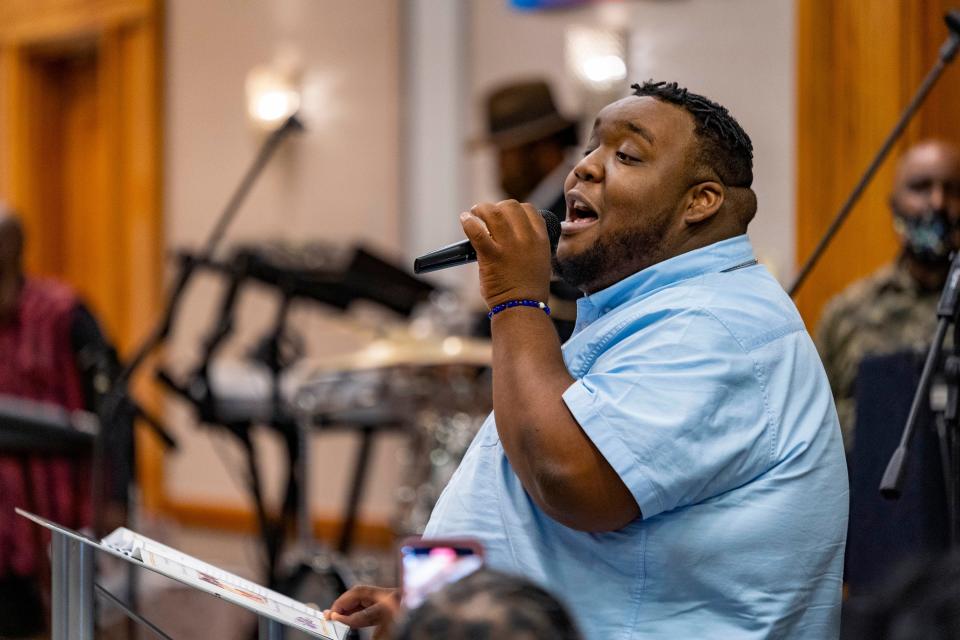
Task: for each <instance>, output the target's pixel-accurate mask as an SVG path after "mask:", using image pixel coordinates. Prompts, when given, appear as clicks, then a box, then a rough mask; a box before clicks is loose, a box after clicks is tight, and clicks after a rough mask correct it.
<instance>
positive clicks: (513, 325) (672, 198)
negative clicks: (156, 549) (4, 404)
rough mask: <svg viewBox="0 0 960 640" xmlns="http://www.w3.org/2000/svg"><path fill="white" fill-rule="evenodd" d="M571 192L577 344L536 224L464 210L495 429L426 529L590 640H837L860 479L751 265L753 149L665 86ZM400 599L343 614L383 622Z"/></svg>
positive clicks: (596, 155)
mask: <svg viewBox="0 0 960 640" xmlns="http://www.w3.org/2000/svg"><path fill="white" fill-rule="evenodd" d="M634 88H635V94H634V95H632V96H630V97H628V98H625V99H623V100H620V101H618V102H614V103H613V104H611V105H609V106H607V107H606V108H605V109H603V110H602V111H601V112H600V114H599V116H598V117H597V120H596V122H595V124H594V128H593V132H592V135H591V137H590V140H589V141H588V143H587V148H586V151H585V153H584V156H583V158H582V159H581V160H580V161H579V163H578V164H577V165H576V167H575V168H574V170H573V171H572V172H571V173H570V175H569V176H568V177H567V180H566V184H565V191H566V198H567V212H566V219H565V220H564V222H563V235H562V237H561V240H560V244H559V246H558V248H557V253H556V258H555V260H554V268H555V269H556V271H557V272H558V273H559V274H560V275H561V276H562V277H563V278H564V279H565V280H567V281H568V282H570V283H571V284H573V285H575V286H577V287H578V288H580V289H581V290H582V291H583V292H584V293H585V294H586V296H585V297H584V298H582V299H581V300H579V301H578V313H577V326H576V329H575V331H574V334H573V336H572V337H571V338H570V340H569V341H568V342H566V343H565V344H564V345H563V347H562V348H561V346H560V343H559V341H558V339H557V336H556V332H554V331H553V329H552V327H551V324H550V322H549V319H548V317H547V314H546V313H545V311H546V309H545V308H544V307H543V306H542V305H541V304H540V303H541V302H542V301H545V300H546V299H547V298H546V297H547V292H548V285H549V280H550V267H551V265H550V255H549V248H548V243H547V236H546V233H545V230H544V224H543V221H542V219H541V218H540V216H539V215H538V214H537V212H536V211H535V210H534V209H533V207H531V206H529V205H524V204H518V203H517V202H515V201H511V200H508V201H505V202H501V203H498V204H480V205H477V206H475V207H473V208H472V209H471V210H470V212H469V213H464V214H462V216H461V221H462V224H463V229H464V231H465V232H466V234H467V236H468V237H469V238H470V240H471V242H472V243H473V245H474V247H475V248H476V250H477V254H478V262H479V270H480V283H481V291H482V294H483V296H484V298H485V299H486V302H487V305H488V306H489V307H490V309H491V313H492V314H493V315H492V335H493V357H494V360H493V376H494V380H493V394H494V395H493V405H494V414H492V415H491V416H490V417H489V418H488V420H487V422H486V423H485V424H484V426H483V427H482V428H481V430H480V432H479V433H478V435H477V437H476V439H475V441H474V442H473V444H472V446H471V447H470V450H469V451H468V452H467V454H466V456H465V457H464V459H463V462H462V463H461V465H460V468H459V469H458V471H457V472H456V474H455V475H454V476H453V478H452V479H451V481H450V483H449V485H448V486H447V488H446V490H445V491H444V493H443V495H442V496H441V498H440V501H439V503H438V504H437V506H436V508H435V510H434V512H433V515H432V518H431V520H430V524H429V525H428V527H427V530H426V535H427V536H431V537H454V536H470V537H474V538H479V539H480V541H481V542H482V543H483V544H484V546H485V547H486V551H487V561H488V563H489V564H490V565H491V566H492V567H494V568H496V569H501V570H506V571H510V572H514V573H519V574H523V575H525V576H527V577H529V578H532V579H533V580H535V581H537V582H539V583H541V584H543V585H544V586H546V587H547V588H548V589H551V590H553V591H554V592H556V593H557V594H558V595H560V596H561V597H562V598H563V599H564V600H565V601H566V603H567V604H569V605H570V607H571V608H572V609H573V611H574V612H575V615H576V617H577V621H578V624H579V625H580V628H581V629H582V630H583V631H584V632H585V635H586V636H587V637H592V638H605V639H620V638H670V639H674V638H693V637H696V638H818V639H819V638H835V637H837V635H838V633H839V611H840V592H841V580H842V565H843V549H844V540H845V535H846V528H847V477H846V469H845V466H844V458H843V446H842V442H841V435H840V429H839V425H838V422H837V415H836V410H835V409H834V405H833V400H832V398H831V393H830V388H829V386H828V384H827V379H826V376H825V374H824V371H823V367H822V366H821V364H820V360H819V358H818V357H817V353H816V350H815V348H814V346H813V343H812V341H811V340H810V337H809V336H808V335H807V332H806V330H805V329H804V325H803V321H802V320H801V318H800V315H799V314H798V313H797V310H796V308H795V307H794V305H793V303H792V302H791V301H790V299H789V298H788V297H787V295H786V294H785V293H784V291H783V290H782V289H781V287H780V286H779V284H778V283H777V282H776V280H774V278H773V277H771V275H770V274H769V273H768V272H767V270H766V269H765V268H764V267H763V266H762V265H759V264H757V261H756V259H755V258H754V254H753V250H752V248H751V246H750V242H749V240H748V239H747V236H746V235H745V233H746V230H747V225H748V223H749V222H750V220H751V219H752V218H753V216H754V214H755V212H756V197H755V195H754V192H753V191H752V189H751V188H750V187H751V184H752V179H753V175H752V156H753V152H752V144H751V142H750V139H749V138H748V137H747V135H746V133H744V131H743V130H742V129H741V127H740V125H739V124H738V123H737V122H736V120H734V119H733V117H731V116H730V115H729V113H728V112H727V110H726V109H725V108H723V107H721V106H720V105H718V104H716V103H714V102H711V101H710V100H708V99H706V98H704V97H703V96H699V95H696V94H694V93H690V92H688V91H687V90H685V89H683V88H680V87H678V86H677V85H676V84H664V83H652V82H651V83H646V84H644V85H643V86H637V85H635V86H634ZM383 593H384V592H383V591H380V590H376V589H375V588H372V587H357V588H355V589H353V590H351V591H349V592H347V593H346V594H344V595H343V596H341V597H340V598H339V599H338V600H337V601H336V602H335V603H334V604H333V606H332V608H331V609H332V614H331V615H332V617H333V618H335V619H339V620H341V621H343V622H346V623H347V624H352V625H356V626H359V625H363V624H372V623H378V622H379V621H380V620H381V618H380V616H381V615H382V612H383V611H384V609H387V608H389V607H384V606H383V604H382V603H377V604H375V602H376V600H377V596H379V595H382V594H383Z"/></svg>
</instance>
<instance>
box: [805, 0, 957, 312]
mask: <svg viewBox="0 0 960 640" xmlns="http://www.w3.org/2000/svg"><path fill="white" fill-rule="evenodd" d="M949 4H950V3H949V2H945V1H942V0H913V1H911V2H902V1H901V0H845V1H844V2H834V1H833V0H798V2H797V65H798V67H797V82H798V88H797V101H798V103H797V127H798V131H797V259H798V264H802V262H803V261H804V260H805V259H806V257H807V256H809V255H810V253H811V251H812V250H813V248H814V246H815V245H816V243H817V241H818V240H819V238H820V236H821V234H822V233H823V231H824V230H825V229H826V228H827V226H828V225H829V223H830V220H831V219H832V217H833V215H834V213H835V212H836V210H837V209H838V208H839V206H840V205H841V204H842V202H843V201H844V199H845V198H846V197H847V195H848V194H849V192H850V190H851V189H852V188H853V186H854V184H855V183H856V181H857V180H858V179H859V177H860V174H861V173H862V172H863V171H864V169H865V168H866V167H867V165H868V164H869V162H870V160H871V158H872V157H873V154H874V153H875V152H876V151H877V149H878V148H879V147H880V144H881V143H882V141H883V139H884V137H885V136H886V134H887V132H888V131H889V130H890V128H891V127H892V126H893V124H894V122H895V121H896V119H897V117H898V115H899V113H900V111H901V110H902V109H903V107H904V106H906V104H907V102H908V101H909V100H910V98H911V96H912V95H913V92H914V91H915V90H916V88H917V87H918V86H919V84H920V82H921V80H922V79H923V77H924V75H925V74H926V72H927V70H928V69H929V67H930V65H931V64H932V62H933V61H934V60H935V59H936V56H937V52H938V50H939V48H940V44H941V43H942V42H943V41H944V40H945V38H946V36H947V29H946V27H945V25H944V24H943V20H942V17H943V14H944V12H945V11H946V10H947V9H948V8H950V7H949ZM955 64H956V63H955ZM958 100H960V69H958V68H956V67H952V68H950V69H948V72H947V73H946V74H944V76H943V77H942V78H941V80H940V83H939V84H938V86H937V88H936V89H935V90H934V92H933V93H931V95H930V96H929V98H928V100H927V103H926V104H925V105H924V106H923V108H922V109H921V111H920V112H919V113H918V117H917V118H916V120H915V121H914V123H913V124H912V125H911V126H910V127H909V128H908V130H907V131H906V132H905V134H904V136H903V138H902V140H901V142H900V143H899V144H898V145H897V147H895V149H894V151H893V153H892V154H891V157H890V158H888V160H887V162H885V163H884V165H883V166H882V167H881V169H880V171H879V172H878V173H877V175H876V176H875V178H874V180H873V182H872V184H871V185H870V187H869V189H868V190H867V191H866V193H865V194H864V196H863V198H862V199H861V201H860V202H859V204H858V205H857V207H856V208H855V209H854V211H853V212H852V214H851V215H850V217H849V218H848V220H847V223H846V224H845V225H844V228H843V229H842V230H841V232H840V233H839V234H838V235H837V237H836V238H835V239H834V241H833V244H832V245H831V247H830V248H829V249H828V250H827V252H826V254H825V255H824V257H823V259H822V260H821V262H820V264H819V265H818V267H817V268H816V270H815V271H814V272H813V273H812V274H811V276H810V278H809V279H808V281H807V283H806V284H805V285H804V286H803V288H802V289H801V291H800V295H799V296H798V298H797V304H798V306H799V307H800V311H801V313H802V314H803V316H804V319H805V320H806V322H807V325H808V327H809V328H811V329H813V328H814V326H815V325H816V322H817V320H818V319H819V316H820V313H821V310H822V307H823V305H824V304H825V303H826V302H827V301H828V300H829V299H830V298H831V297H832V296H834V295H835V294H836V293H838V292H840V291H842V290H843V289H844V288H845V287H846V286H847V285H848V284H850V283H851V282H853V281H854V280H856V279H858V278H861V277H863V276H866V275H868V274H869V273H871V272H872V271H874V270H875V269H876V268H877V267H879V266H880V265H882V264H884V263H886V262H888V261H890V260H892V259H893V258H894V257H895V256H896V253H897V249H898V243H897V239H896V236H895V234H894V232H893V228H892V225H891V219H890V211H889V208H888V206H887V200H888V197H889V193H890V185H891V182H892V179H893V168H894V166H895V162H896V157H897V156H898V155H899V154H900V153H902V151H903V149H905V148H906V146H908V145H910V144H912V143H914V142H916V141H918V140H920V139H923V138H926V137H931V136H936V137H944V138H947V139H951V140H954V141H958V142H960V121H958V119H957V118H956V112H957V105H960V102H958Z"/></svg>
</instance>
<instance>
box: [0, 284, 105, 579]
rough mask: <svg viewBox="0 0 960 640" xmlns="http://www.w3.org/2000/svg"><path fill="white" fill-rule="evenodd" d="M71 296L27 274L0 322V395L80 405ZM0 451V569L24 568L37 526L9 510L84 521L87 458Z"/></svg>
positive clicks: (34, 547)
mask: <svg viewBox="0 0 960 640" xmlns="http://www.w3.org/2000/svg"><path fill="white" fill-rule="evenodd" d="M76 305H77V298H76V296H75V295H74V294H73V292H72V291H71V290H70V289H69V288H68V287H67V286H65V285H63V284H60V283H58V282H54V281H51V280H34V279H29V278H28V279H27V280H26V282H25V284H24V287H23V291H22V293H21V295H20V298H19V300H18V309H17V312H16V314H15V316H14V318H13V319H12V320H11V321H10V322H7V323H4V324H0V394H7V395H13V396H18V397H21V398H28V399H30V400H36V401H40V402H49V403H52V404H56V405H59V406H61V407H64V408H66V409H68V410H76V409H82V408H83V404H84V400H83V388H82V386H81V382H80V376H79V374H78V372H77V367H76V358H75V355H74V353H73V348H72V346H71V342H70V331H71V325H72V322H73V311H74V309H75V308H76ZM82 467H83V468H79V467H78V466H77V464H76V463H74V462H72V461H69V460H65V459H57V458H44V459H41V458H32V457H10V456H0V575H8V574H10V573H15V574H18V575H23V576H26V575H30V574H33V573H35V572H36V571H37V570H38V569H39V565H38V562H39V560H40V559H41V558H42V556H41V554H42V553H43V547H42V546H41V545H42V538H41V536H40V532H39V530H38V529H37V528H36V527H35V526H34V525H33V524H31V523H30V522H29V521H27V520H26V519H25V518H21V517H19V516H17V515H16V514H15V513H14V512H13V508H14V507H21V508H25V509H29V510H31V511H33V512H35V513H37V514H39V515H41V516H44V517H46V518H49V519H51V520H53V521H55V522H59V523H62V524H65V525H67V526H69V527H72V528H80V527H82V526H86V525H88V524H89V523H90V519H91V505H90V486H89V484H90V483H89V469H88V468H87V465H83V466H82Z"/></svg>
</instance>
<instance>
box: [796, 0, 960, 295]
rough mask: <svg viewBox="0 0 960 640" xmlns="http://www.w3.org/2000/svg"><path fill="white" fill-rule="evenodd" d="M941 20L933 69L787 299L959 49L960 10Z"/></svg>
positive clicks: (948, 14)
mask: <svg viewBox="0 0 960 640" xmlns="http://www.w3.org/2000/svg"><path fill="white" fill-rule="evenodd" d="M943 20H944V22H946V23H947V28H948V29H949V30H950V35H949V36H948V37H947V40H946V41H945V42H944V43H943V45H942V46H941V47H940V54H939V56H938V58H937V62H936V63H935V64H934V65H933V68H932V69H930V71H929V73H927V76H926V77H925V78H924V79H923V82H922V83H921V84H920V88H918V89H917V92H916V93H915V94H914V96H913V99H911V100H910V104H908V105H907V107H906V109H904V110H903V113H902V114H900V119H899V120H897V123H896V124H895V125H894V127H893V129H892V130H891V131H890V133H889V134H888V135H887V137H886V139H885V140H884V141H883V144H881V145H880V150H879V151H877V154H876V155H875V156H874V158H873V160H872V161H871V162H870V165H869V166H868V167H867V170H866V171H864V172H863V176H861V177H860V180H859V181H858V182H857V184H856V186H855V187H854V188H853V191H851V192H850V195H849V196H848V197H847V200H846V201H845V202H844V203H843V205H841V207H840V210H839V211H837V214H836V216H834V218H833V221H832V222H831V223H830V226H829V227H828V228H827V230H826V232H825V233H824V234H823V237H821V238H820V241H819V242H818V243H817V246H816V248H814V250H813V253H811V254H810V257H809V258H807V260H806V262H804V264H803V266H802V267H801V268H800V273H799V274H797V277H796V279H795V280H794V281H793V284H791V285H790V288H789V289H788V293H789V294H790V297H791V298H793V297H795V296H796V295H797V291H799V290H800V287H801V286H802V285H803V283H804V281H805V280H806V279H807V276H809V275H810V272H811V271H813V267H814V266H816V264H817V262H818V261H819V260H820V257H821V255H822V254H823V252H824V250H826V248H827V246H828V245H829V244H830V242H831V241H832V240H833V237H834V236H835V235H836V234H837V231H839V230H840V227H841V226H842V225H843V223H844V221H845V220H846V219H847V216H848V215H850V212H851V211H852V210H853V206H854V205H855V204H856V203H857V201H858V200H860V196H862V195H863V192H864V190H866V188H867V185H868V184H870V181H871V180H872V179H873V175H874V174H875V173H876V172H877V169H879V168H880V165H881V164H883V161H884V160H885V159H886V157H887V154H889V153H890V149H891V148H893V145H894V143H895V142H896V141H897V139H898V138H899V137H900V135H901V134H902V133H903V130H904V129H906V128H907V124H909V122H910V120H911V119H912V118H913V115H914V114H915V113H916V112H917V109H919V108H920V105H921V104H923V101H924V100H925V99H926V97H927V94H928V93H930V90H931V89H933V86H934V85H935V84H936V82H937V80H939V79H940V76H941V75H943V72H944V71H945V70H946V68H947V65H948V64H950V62H952V61H953V59H954V58H955V57H956V55H957V50H958V49H960V10H958V9H951V10H950V11H948V12H947V14H946V15H945V16H944V17H943Z"/></svg>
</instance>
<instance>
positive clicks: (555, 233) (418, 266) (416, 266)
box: [413, 209, 560, 274]
mask: <svg viewBox="0 0 960 640" xmlns="http://www.w3.org/2000/svg"><path fill="white" fill-rule="evenodd" d="M538 213H539V214H540V215H541V216H542V217H543V221H544V222H546V223H547V235H548V236H549V237H550V253H551V254H552V253H554V252H555V251H556V250H557V243H559V242H560V220H558V219H557V216H555V215H553V212H551V211H547V210H545V209H541V210H540V211H539V212H538ZM476 261H477V252H476V250H475V249H474V248H473V245H472V244H470V240H461V241H460V242H454V243H453V244H448V245H447V246H445V247H441V248H439V249H437V250H436V251H431V252H430V253H425V254H424V255H422V256H420V257H419V258H417V259H416V260H414V261H413V272H414V273H418V274H419V273H430V272H431V271H439V270H440V269H446V268H448V267H455V266H457V265H460V264H468V263H470V262H476Z"/></svg>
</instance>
